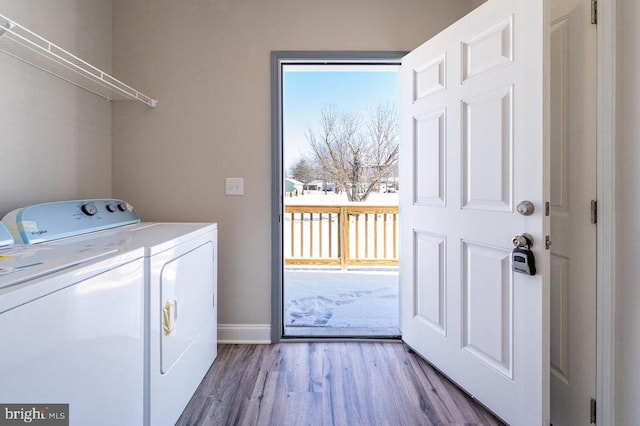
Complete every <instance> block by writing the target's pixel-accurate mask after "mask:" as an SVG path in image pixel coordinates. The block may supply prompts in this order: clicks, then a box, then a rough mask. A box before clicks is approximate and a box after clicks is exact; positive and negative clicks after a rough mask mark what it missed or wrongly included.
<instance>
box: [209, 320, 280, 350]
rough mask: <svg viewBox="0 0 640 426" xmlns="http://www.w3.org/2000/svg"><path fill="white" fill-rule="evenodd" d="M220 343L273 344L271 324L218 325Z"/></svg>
mask: <svg viewBox="0 0 640 426" xmlns="http://www.w3.org/2000/svg"><path fill="white" fill-rule="evenodd" d="M218 343H228V344H266V345H269V344H271V325H270V324H218Z"/></svg>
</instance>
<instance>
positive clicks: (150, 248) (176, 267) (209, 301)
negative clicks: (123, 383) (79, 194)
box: [116, 223, 218, 426]
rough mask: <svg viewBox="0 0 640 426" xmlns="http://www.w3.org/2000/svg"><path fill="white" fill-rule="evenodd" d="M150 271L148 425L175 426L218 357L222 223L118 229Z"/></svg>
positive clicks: (148, 300) (148, 282)
mask: <svg viewBox="0 0 640 426" xmlns="http://www.w3.org/2000/svg"><path fill="white" fill-rule="evenodd" d="M125 235H126V239H127V240H129V243H128V246H129V247H143V248H144V250H145V270H146V271H147V275H146V280H147V286H146V288H147V291H148V294H147V298H146V300H147V303H148V306H147V312H148V322H147V338H148V342H147V343H148V354H147V366H146V371H147V383H146V385H147V396H148V397H147V413H146V414H147V424H150V425H152V426H158V425H174V424H175V423H176V421H177V420H178V418H179V417H180V415H181V414H182V412H183V410H184V408H185V407H186V405H187V403H188V402H189V400H190V399H191V397H192V396H193V394H194V392H195V390H196V389H197V387H198V385H199V384H200V382H201V381H202V379H203V378H204V376H205V374H206V373H207V371H208V370H209V368H210V367H211V365H212V363H213V362H214V360H215V358H216V355H217V327H218V320H217V311H218V309H217V306H218V305H217V299H216V297H217V282H218V281H217V270H218V268H217V264H218V253H217V250H218V244H217V240H218V236H217V225H215V224H196V223H141V224H139V225H133V226H131V227H126V228H123V229H122V230H121V231H118V235H116V238H118V239H123V238H122V237H123V236H125Z"/></svg>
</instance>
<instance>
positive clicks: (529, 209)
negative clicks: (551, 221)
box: [516, 201, 535, 216]
mask: <svg viewBox="0 0 640 426" xmlns="http://www.w3.org/2000/svg"><path fill="white" fill-rule="evenodd" d="M516 209H517V210H518V213H520V214H521V215H523V216H531V215H532V214H533V212H534V210H535V207H533V203H532V202H531V201H522V202H521V203H520V204H518V207H516Z"/></svg>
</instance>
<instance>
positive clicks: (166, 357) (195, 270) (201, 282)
mask: <svg viewBox="0 0 640 426" xmlns="http://www.w3.org/2000/svg"><path fill="white" fill-rule="evenodd" d="M171 254H173V255H175V252H171ZM158 257H160V258H165V256H164V255H161V256H158ZM159 260H160V259H156V257H155V256H154V257H153V258H152V262H153V263H156V262H157V261H159ZM156 264H157V263H156ZM157 265H158V266H160V265H159V264H157ZM161 268H162V269H161V272H160V300H159V302H160V307H159V308H160V312H161V315H160V320H161V322H162V324H161V326H160V332H161V335H162V338H161V343H160V346H161V360H160V372H161V374H165V373H167V372H168V371H169V370H170V369H171V367H172V366H173V365H174V364H175V362H176V361H177V360H178V358H180V356H181V355H182V354H183V353H184V352H185V351H186V350H187V349H188V347H189V345H190V344H191V343H192V342H193V341H194V340H195V339H196V338H197V337H198V335H199V334H200V333H201V332H202V331H203V330H205V329H206V325H207V323H209V320H210V319H211V317H212V316H213V315H214V313H215V310H214V306H215V300H214V294H215V292H214V288H215V284H214V246H213V243H212V242H211V241H208V242H206V243H204V244H202V245H200V246H197V247H196V248H194V249H192V250H190V251H187V252H185V253H182V254H180V255H178V256H177V257H174V258H172V259H170V260H168V261H166V262H163V264H162V266H161ZM151 285H152V286H153V285H154V284H153V283H151Z"/></svg>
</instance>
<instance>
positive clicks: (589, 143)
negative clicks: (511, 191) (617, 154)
mask: <svg viewBox="0 0 640 426" xmlns="http://www.w3.org/2000/svg"><path fill="white" fill-rule="evenodd" d="M590 9H591V4H590V1H589V0H554V1H553V2H552V9H551V11H552V19H553V21H552V25H551V34H550V37H551V237H552V240H553V245H552V246H551V422H552V423H553V424H554V425H555V426H563V425H587V424H589V423H590V415H589V414H590V410H589V406H590V404H589V403H590V399H591V398H595V395H596V225H595V224H592V223H591V217H590V202H591V200H592V199H595V198H596V136H595V135H596V74H595V70H596V26H595V25H592V24H591V19H590V18H591V17H590V13H591V10H590Z"/></svg>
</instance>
